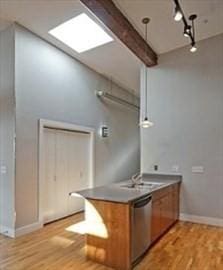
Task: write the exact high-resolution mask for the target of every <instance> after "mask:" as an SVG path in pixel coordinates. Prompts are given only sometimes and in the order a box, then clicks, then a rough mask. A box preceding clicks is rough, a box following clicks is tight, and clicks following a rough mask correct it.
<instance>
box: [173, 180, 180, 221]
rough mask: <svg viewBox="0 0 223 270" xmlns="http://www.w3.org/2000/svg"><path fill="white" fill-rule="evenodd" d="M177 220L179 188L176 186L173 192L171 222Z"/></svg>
mask: <svg viewBox="0 0 223 270" xmlns="http://www.w3.org/2000/svg"><path fill="white" fill-rule="evenodd" d="M178 219H179V186H178V185H177V186H176V188H175V190H174V192H173V220H174V221H176V220H178Z"/></svg>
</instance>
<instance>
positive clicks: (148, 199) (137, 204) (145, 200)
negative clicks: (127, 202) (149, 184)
mask: <svg viewBox="0 0 223 270" xmlns="http://www.w3.org/2000/svg"><path fill="white" fill-rule="evenodd" d="M151 200H152V195H150V196H147V197H144V198H142V199H140V200H137V201H136V202H134V204H133V207H134V208H141V207H144V206H145V205H147V204H148V203H150V202H151Z"/></svg>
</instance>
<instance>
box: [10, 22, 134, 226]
mask: <svg viewBox="0 0 223 270" xmlns="http://www.w3.org/2000/svg"><path fill="white" fill-rule="evenodd" d="M15 52H16V69H15V70H16V85H15V89H16V212H17V223H16V227H17V228H18V227H21V226H24V225H27V224H31V223H34V222H36V221H37V219H38V119H40V118H44V119H50V120H57V121H65V122H69V123H75V124H79V125H85V126H89V127H93V128H95V130H96V132H97V131H98V129H99V127H100V125H101V124H104V123H106V124H107V125H108V126H109V128H110V133H111V135H110V137H109V138H108V139H106V140H103V139H101V138H100V137H99V135H98V134H97V135H96V172H95V173H96V174H95V181H96V185H102V184H106V183H110V182H114V181H118V180H122V179H126V178H128V177H129V176H130V175H131V174H133V173H135V172H136V171H138V170H139V130H138V113H136V112H135V111H132V110H130V109H128V108H126V107H123V106H119V105H116V104H114V103H111V102H108V103H107V102H105V103H103V102H101V101H100V100H99V99H98V98H97V97H96V96H95V90H96V89H99V90H103V89H105V90H107V89H109V87H110V85H109V83H108V81H107V80H106V79H105V78H104V77H102V76H101V75H99V74H98V73H96V72H94V71H92V70H90V69H89V68H87V67H86V66H85V65H82V64H80V63H79V62H78V61H76V60H74V59H72V58H71V57H70V56H68V55H66V54H65V53H63V52H62V51H60V50H58V49H57V48H55V47H53V46H52V45H50V44H48V43H46V42H45V41H43V40H42V39H40V38H38V37H37V36H35V35H34V34H32V33H30V32H28V31H26V30H25V29H23V28H21V27H20V26H17V27H16V50H15ZM113 91H114V92H116V94H119V96H122V97H125V98H126V99H129V98H131V97H130V96H129V94H127V92H126V91H124V90H123V89H121V88H119V87H118V86H117V85H114V89H113Z"/></svg>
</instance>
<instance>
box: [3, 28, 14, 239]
mask: <svg viewBox="0 0 223 270" xmlns="http://www.w3.org/2000/svg"><path fill="white" fill-rule="evenodd" d="M14 134H15V108H14V31H13V28H12V27H10V28H7V29H5V30H4V31H2V32H0V168H1V172H0V225H1V228H0V229H1V232H3V233H5V234H8V235H12V234H13V230H14V211H15V210H14V197H15V191H14V186H15V184H14V176H15V175H14V174H15V170H14V169H15V168H14V167H15V162H14Z"/></svg>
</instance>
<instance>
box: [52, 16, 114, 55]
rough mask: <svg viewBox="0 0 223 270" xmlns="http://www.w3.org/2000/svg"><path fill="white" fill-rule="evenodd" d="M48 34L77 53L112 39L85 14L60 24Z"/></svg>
mask: <svg viewBox="0 0 223 270" xmlns="http://www.w3.org/2000/svg"><path fill="white" fill-rule="evenodd" d="M49 33H50V34H51V35H52V36H54V37H55V38H57V39H59V40H60V41H62V42H63V43H65V44H66V45H67V46H69V47H71V48H72V49H74V50H75V51H77V52H78V53H82V52H84V51H88V50H90V49H93V48H95V47H98V46H100V45H103V44H106V43H108V42H111V41H113V38H112V37H110V36H109V35H108V34H107V33H106V32H105V31H104V30H103V29H102V28H101V27H100V26H99V25H98V24H97V23H96V22H94V21H93V20H92V19H91V18H90V17H88V16H87V14H85V13H82V14H80V15H78V16H77V17H74V18H73V19H71V20H69V21H67V22H65V23H62V24H60V25H59V26H57V27H56V28H53V29H52V30H50V31H49Z"/></svg>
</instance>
